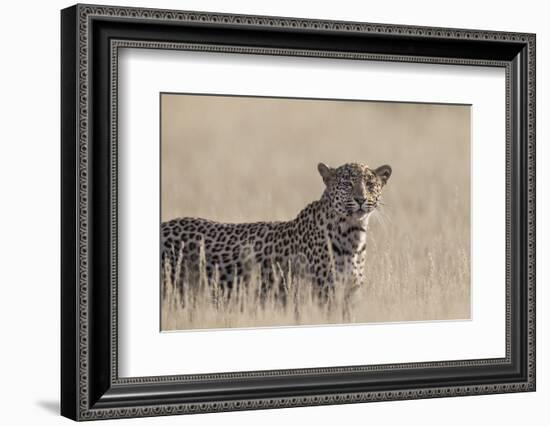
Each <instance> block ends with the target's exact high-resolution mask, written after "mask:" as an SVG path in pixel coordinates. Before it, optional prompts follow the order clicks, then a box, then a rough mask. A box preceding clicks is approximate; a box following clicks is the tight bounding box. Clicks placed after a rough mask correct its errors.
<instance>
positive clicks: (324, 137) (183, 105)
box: [161, 94, 470, 330]
mask: <svg viewBox="0 0 550 426" xmlns="http://www.w3.org/2000/svg"><path fill="white" fill-rule="evenodd" d="M161 108H162V110H161V113H162V116H161V126H162V128H161V132H162V133H161V136H162V137H161V149H162V153H161V158H162V167H161V170H162V171H161V174H162V175H161V179H162V183H161V194H162V195H161V198H162V199H161V216H162V220H163V221H165V220H168V219H172V218H174V217H184V216H192V217H203V218H208V219H213V220H217V221H222V222H254V221H274V220H289V219H292V218H294V217H295V216H296V215H297V214H298V212H299V211H300V210H301V209H302V208H303V207H305V206H306V205H307V204H308V203H310V202H311V201H313V200H316V199H318V198H319V197H320V196H321V194H322V192H323V188H324V186H323V182H322V180H321V178H320V176H319V175H318V172H317V163H319V162H325V163H327V164H329V165H331V166H339V165H341V164H344V163H346V162H364V163H367V164H368V165H369V166H371V167H377V166H379V165H382V164H390V165H391V166H392V168H393V174H392V176H391V178H390V180H389V183H388V185H387V186H386V188H385V190H384V197H383V199H384V203H385V206H384V207H383V209H382V211H381V212H379V213H378V214H376V216H375V217H373V218H372V219H371V221H370V223H369V234H368V248H367V256H368V257H367V259H368V260H367V267H366V283H365V285H364V287H363V289H362V293H361V296H360V299H359V300H358V303H357V304H356V307H355V309H354V312H353V321H354V322H381V321H384V322H386V321H418V320H448V319H468V318H470V107H469V106H457V105H433V104H407V103H386V102H350V101H319V100H293V99H274V98H250V97H222V96H194V95H179V94H178V95H175V94H163V95H162V99H161ZM245 299H246V295H245V296H243V301H241V303H240V305H235V306H225V307H223V308H220V306H217V305H215V304H213V303H211V299H209V298H208V297H203V300H202V302H201V303H200V304H197V305H196V306H195V308H194V309H192V310H190V309H186V310H184V309H181V308H180V307H179V305H178V303H176V301H175V300H174V299H173V298H171V297H168V298H166V299H164V300H163V301H162V307H161V309H162V318H161V322H162V324H161V327H162V329H163V330H173V329H180V330H181V329H189V328H223V327H255V326H279V325H300V324H323V323H341V322H345V321H346V320H345V318H344V317H343V315H342V312H341V311H340V310H338V309H336V310H331V311H330V312H329V311H327V310H323V309H320V308H319V307H318V306H316V305H315V304H309V305H308V303H309V302H307V300H305V299H303V300H302V302H300V303H298V304H296V306H293V305H292V304H290V306H287V307H286V308H285V309H279V308H276V307H273V309H267V310H261V309H259V308H258V306H257V305H254V304H252V305H253V306H249V305H250V304H248V303H245V301H244V300H245Z"/></svg>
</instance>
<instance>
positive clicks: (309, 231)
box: [161, 163, 392, 299]
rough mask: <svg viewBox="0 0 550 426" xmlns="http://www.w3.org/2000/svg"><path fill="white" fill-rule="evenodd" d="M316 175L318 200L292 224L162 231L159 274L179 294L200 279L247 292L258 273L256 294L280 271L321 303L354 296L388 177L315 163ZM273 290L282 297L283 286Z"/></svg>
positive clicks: (169, 224)
mask: <svg viewBox="0 0 550 426" xmlns="http://www.w3.org/2000/svg"><path fill="white" fill-rule="evenodd" d="M317 170H318V172H319V174H320V176H321V178H322V181H323V184H324V188H323V192H322V194H321V197H320V198H319V199H317V200H315V201H313V202H311V203H309V204H308V205H306V207H305V208H303V209H302V210H301V211H300V212H299V213H298V214H297V215H296V216H295V218H294V219H292V220H288V221H273V222H252V223H221V222H216V221H213V220H209V219H204V218H196V217H181V218H174V219H172V220H168V221H165V222H163V223H161V263H162V265H163V267H162V268H161V273H163V274H165V275H168V274H169V275H170V279H171V281H172V283H178V284H177V287H178V289H179V291H180V292H184V291H185V289H186V288H187V287H189V286H196V285H197V284H196V283H197V282H198V281H200V279H201V276H203V275H206V278H207V282H210V280H214V279H215V280H216V282H217V283H218V285H219V286H220V287H221V288H224V289H225V290H227V291H228V292H231V290H232V289H234V288H235V287H237V286H239V285H246V283H247V282H248V281H249V280H250V279H251V276H252V271H254V270H255V269H254V268H255V267H257V266H258V265H259V267H260V270H261V271H262V273H261V275H260V276H261V289H262V291H261V292H260V293H264V292H266V291H269V289H270V288H272V287H273V286H274V285H275V284H274V282H275V281H276V279H275V278H276V277H275V275H277V271H279V272H280V277H286V276H288V273H289V271H293V272H292V273H293V274H297V275H299V277H300V279H302V280H303V281H305V282H309V283H311V285H312V286H313V288H315V289H318V294H319V295H321V294H323V295H325V299H326V295H327V294H328V292H327V291H326V290H327V289H329V290H330V289H334V288H335V286H337V285H339V283H345V285H346V286H347V287H348V288H350V289H353V290H352V292H353V291H355V289H357V288H360V287H361V286H362V285H363V281H364V273H365V266H366V246H367V227H368V223H369V218H370V217H371V216H372V214H373V212H375V211H376V209H378V208H379V206H380V204H381V199H382V190H383V188H384V187H385V186H386V184H387V182H388V180H389V178H390V176H391V174H392V169H391V167H390V166H389V165H387V164H386V165H382V166H380V167H377V168H370V167H369V166H368V165H366V164H364V163H345V164H343V165H341V166H339V167H330V166H328V165H326V164H325V163H319V164H318V166H317ZM201 271H202V274H201ZM282 281H284V280H282ZM162 282H166V280H165V279H163V281H162ZM278 286H279V287H282V289H281V288H279V289H278V290H280V291H279V292H280V293H281V294H284V286H283V285H282V284H281V280H280V282H279V284H278Z"/></svg>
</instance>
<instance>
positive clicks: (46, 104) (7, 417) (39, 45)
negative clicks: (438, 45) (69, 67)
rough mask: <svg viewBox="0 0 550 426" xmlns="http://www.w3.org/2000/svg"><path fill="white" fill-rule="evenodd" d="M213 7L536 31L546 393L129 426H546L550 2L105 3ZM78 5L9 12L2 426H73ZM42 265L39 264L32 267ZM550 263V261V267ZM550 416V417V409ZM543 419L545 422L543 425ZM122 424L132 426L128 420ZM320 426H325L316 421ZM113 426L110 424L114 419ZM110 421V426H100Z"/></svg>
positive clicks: (25, 5)
mask: <svg viewBox="0 0 550 426" xmlns="http://www.w3.org/2000/svg"><path fill="white" fill-rule="evenodd" d="M103 3H104V4H120V3H125V4H127V5H132V6H143V7H162V8H173V9H191V10H206V11H218V12H233V13H246V14H265V15H280V16H296V17H308V18H309V17H310V18H326V19H339V20H356V21H370V22H382V23H399V24H413V25H431V26H444V27H462V28H478V29H494V30H508V31H526V32H536V33H537V44H538V46H537V54H538V58H537V59H538V60H537V66H538V72H537V76H538V82H537V86H538V90H537V94H538V101H537V103H538V105H537V106H538V126H537V132H538V138H537V139H538V141H539V143H538V156H537V157H538V191H537V192H538V206H537V207H538V219H539V222H538V233H537V234H538V240H537V243H538V297H537V300H538V312H537V314H538V333H537V334H538V374H537V377H538V391H537V392H536V393H534V394H533V393H532V394H510V395H492V396H482V397H463V398H453V399H437V400H422V401H403V402H386V403H375V404H362V405H347V406H327V407H316V408H293V409H285V410H271V411H259V412H240V413H225V414H210V415H202V416H187V417H185V418H181V417H171V418H157V419H136V420H128V421H131V422H133V423H132V424H136V425H137V424H145V423H147V424H179V423H181V422H183V421H185V422H187V423H186V424H192V425H211V424H218V423H222V422H223V423H225V424H239V425H255V424H260V423H262V424H281V423H283V424H294V423H298V422H307V423H309V424H342V423H347V422H362V423H366V422H369V423H371V424H390V425H391V424H398V423H403V422H407V423H408V424H413V425H414V424H422V425H440V424H445V425H449V426H450V425H460V426H464V425H468V424H476V423H479V422H481V421H486V422H490V423H494V424H500V425H513V424H523V423H525V422H527V423H528V422H532V423H531V424H543V420H542V416H543V415H544V414H545V415H546V416H547V415H548V409H547V408H546V407H547V405H548V401H550V369H549V368H548V367H547V365H548V363H549V362H550V361H549V352H548V342H549V341H550V337H548V336H549V331H550V324H549V321H550V319H549V315H548V314H547V313H546V309H545V308H546V306H547V305H548V303H550V300H549V291H548V289H547V288H545V286H546V284H548V279H549V273H550V269H549V262H548V261H547V258H548V257H549V255H550V251H549V247H548V245H549V243H550V235H549V227H548V224H549V223H548V220H546V221H545V218H546V217H549V213H550V211H549V208H550V197H549V196H548V194H549V192H550V191H548V185H550V176H549V171H548V170H549V168H548V167H546V168H545V167H544V165H546V164H547V163H548V162H549V161H550V150H549V148H548V145H547V144H546V143H545V142H546V140H547V139H548V136H549V135H548V132H549V129H550V126H549V125H548V124H547V122H545V121H546V120H545V117H548V116H549V114H550V106H549V102H550V96H549V93H548V80H547V79H548V76H549V75H550V50H549V44H550V28H549V27H548V24H547V16H548V12H546V11H545V10H544V4H545V2H543V1H540V0H539V1H537V0H524V1H522V2H518V1H509V0H500V1H485V2H481V1H479V0H477V1H471V0H462V1H460V2H442V1H426V0H416V1H407V0H403V1H385V2H383V1H378V2H367V1H356V2H352V1H347V0H339V1H327V2H320V1H299V0H268V1H261V2H260V1H256V2H254V1H252V0H249V1H246V0H231V1H223V0H202V1H199V0H193V1H192V0H189V1H183V0H182V1H176V0H162V1H153V0H149V1H143V0H133V1H124V0H120V3H119V1H114V2H112V1H108V0H105V1H103ZM70 4H71V3H70V2H66V1H60V0H55V1H54V0H51V1H48V2H38V1H20V2H16V1H11V2H5V3H4V4H3V5H2V18H3V19H2V25H0V31H1V38H0V40H1V43H2V50H1V52H2V56H1V65H0V75H1V78H0V105H1V108H2V111H1V113H2V114H1V117H2V120H1V121H0V123H1V124H0V133H1V137H0V147H1V148H0V150H1V153H0V178H1V179H0V185H1V190H2V192H1V200H2V204H1V207H0V217H1V220H0V259H1V263H0V265H1V268H0V277H1V278H0V291H1V292H2V293H1V297H0V319H1V321H0V324H1V328H2V337H3V339H2V341H1V343H0V345H1V346H0V347H1V350H0V360H1V362H0V394H1V396H0V398H1V399H0V400H1V401H2V411H1V413H0V416H1V417H2V423H3V424H7V425H8V424H9V425H12V424H57V423H67V422H68V421H67V420H66V419H63V418H61V417H59V416H58V415H57V410H58V400H59V398H58V395H59V361H58V360H59V332H58V330H59V78H60V77H59V9H61V8H63V7H66V6H69V5H70ZM31 258H32V261H31ZM545 261H546V262H545ZM545 408H546V409H545ZM537 418H540V420H538V421H536V419H537ZM120 422H127V421H126V420H124V421H120ZM314 422H315V423H314ZM107 423H109V422H107ZM102 424H106V423H102Z"/></svg>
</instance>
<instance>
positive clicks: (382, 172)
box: [374, 164, 391, 185]
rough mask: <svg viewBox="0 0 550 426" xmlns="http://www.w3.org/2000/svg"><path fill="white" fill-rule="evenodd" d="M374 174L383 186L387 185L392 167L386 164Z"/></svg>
mask: <svg viewBox="0 0 550 426" xmlns="http://www.w3.org/2000/svg"><path fill="white" fill-rule="evenodd" d="M374 173H376V175H377V176H378V177H379V178H380V180H381V181H382V185H385V184H386V182H387V181H388V179H389V178H390V176H391V167H390V166H388V165H387V164H384V165H383V166H380V167H378V168H377V169H376V170H375V171H374Z"/></svg>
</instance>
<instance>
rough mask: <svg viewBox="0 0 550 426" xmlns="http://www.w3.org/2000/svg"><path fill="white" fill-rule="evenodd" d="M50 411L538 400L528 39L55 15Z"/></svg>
mask: <svg viewBox="0 0 550 426" xmlns="http://www.w3.org/2000/svg"><path fill="white" fill-rule="evenodd" d="M61 50H62V75H61V81H62V93H61V98H62V123H61V127H62V141H61V145H62V152H61V155H62V185H61V189H62V218H61V220H62V282H61V309H62V311H61V317H62V318H61V319H62V328H61V337H62V351H61V352H62V359H61V366H62V369H61V370H62V374H61V384H62V387H61V412H62V414H63V415H64V416H66V417H69V418H71V419H74V420H93V419H105V418H121V417H141V416H158V415H170V414H188V413H206V412H215V411H229V410H248V409H264V408H277V407H293V406H307V405H321V404H344V403H355V402H369V401H382V400H399V399H417V398H436V397H446V396H465V395H478V394H490V393H504V392H522V391H534V390H535V35H534V34H523V33H521V34H520V33H508V32H506V33H505V32H495V31H479V30H463V29H449V28H426V27H412V26H402V25H387V24H369V23H360V22H335V21H320V20H307V19H297V18H281V17H269V16H243V15H227V14H217V13H202V12H187V11H170V10H155V9H137V8H128V7H106V6H95V5H76V6H73V7H70V8H67V9H64V10H63V11H62V12H61Z"/></svg>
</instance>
